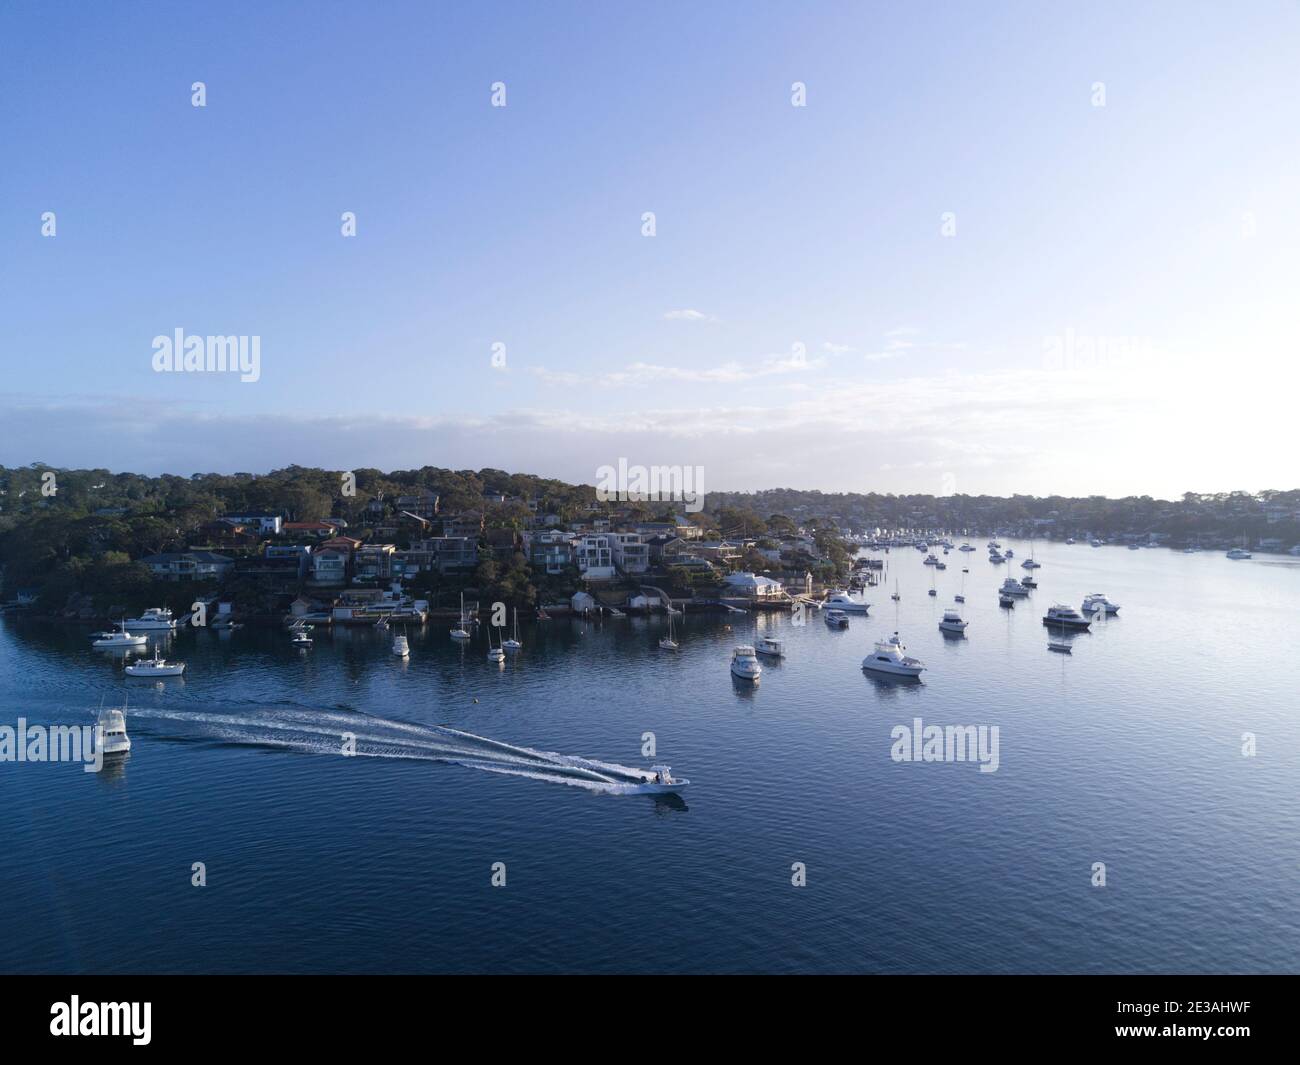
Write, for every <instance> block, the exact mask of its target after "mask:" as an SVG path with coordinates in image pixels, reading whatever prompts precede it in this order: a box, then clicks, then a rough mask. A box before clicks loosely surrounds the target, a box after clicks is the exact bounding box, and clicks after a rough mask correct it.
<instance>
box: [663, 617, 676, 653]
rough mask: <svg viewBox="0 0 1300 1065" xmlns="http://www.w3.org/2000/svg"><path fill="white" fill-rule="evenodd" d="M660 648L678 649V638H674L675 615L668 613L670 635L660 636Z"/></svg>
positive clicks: (665, 649) (664, 649)
mask: <svg viewBox="0 0 1300 1065" xmlns="http://www.w3.org/2000/svg"><path fill="white" fill-rule="evenodd" d="M659 650H661V651H676V650H677V641H676V639H674V638H673V616H672V615H671V614H669V615H668V635H667V636H661V637H660V638H659Z"/></svg>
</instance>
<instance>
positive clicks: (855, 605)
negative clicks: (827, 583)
mask: <svg viewBox="0 0 1300 1065" xmlns="http://www.w3.org/2000/svg"><path fill="white" fill-rule="evenodd" d="M824 605H826V606H828V607H835V608H836V609H838V610H843V611H846V612H848V613H850V614H865V613H866V612H867V611H868V610H870V609H871V604H870V603H864V602H863V601H862V600H861V599H854V598H853V596H851V595H850V594H849V593H848V592H845V591H839V592H832V593H831V595H830V598H828V599H827V600H826V602H825V604H824Z"/></svg>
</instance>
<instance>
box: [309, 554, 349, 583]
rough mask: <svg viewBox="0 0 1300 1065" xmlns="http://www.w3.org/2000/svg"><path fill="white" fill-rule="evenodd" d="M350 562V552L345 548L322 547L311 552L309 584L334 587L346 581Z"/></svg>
mask: <svg viewBox="0 0 1300 1065" xmlns="http://www.w3.org/2000/svg"><path fill="white" fill-rule="evenodd" d="M351 561H352V550H351V548H349V547H347V546H346V545H345V546H342V547H325V546H324V545H322V546H321V547H319V548H317V549H316V550H315V551H313V552H312V555H311V577H310V578H309V580H310V582H311V583H312V584H314V585H320V586H325V587H336V586H338V585H343V584H346V583H347V581H348V566H349V565H350V564H351Z"/></svg>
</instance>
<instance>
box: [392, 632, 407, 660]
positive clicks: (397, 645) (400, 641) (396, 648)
mask: <svg viewBox="0 0 1300 1065" xmlns="http://www.w3.org/2000/svg"><path fill="white" fill-rule="evenodd" d="M393 654H395V655H396V656H397V657H398V658H410V657H411V645H410V643H408V642H407V639H406V637H405V636H394V637H393Z"/></svg>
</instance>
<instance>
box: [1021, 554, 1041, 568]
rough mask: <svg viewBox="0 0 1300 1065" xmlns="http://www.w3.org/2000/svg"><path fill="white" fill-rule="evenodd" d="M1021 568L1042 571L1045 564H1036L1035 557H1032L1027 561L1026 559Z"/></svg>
mask: <svg viewBox="0 0 1300 1065" xmlns="http://www.w3.org/2000/svg"><path fill="white" fill-rule="evenodd" d="M1020 568H1021V569H1042V568H1043V564H1042V563H1041V562H1035V561H1034V556H1033V555H1030V556H1029V557H1028V558H1027V559H1025V560H1024V561H1023V562H1022V563H1020Z"/></svg>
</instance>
